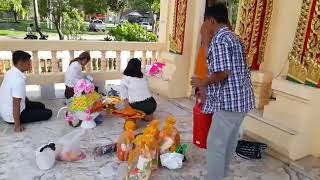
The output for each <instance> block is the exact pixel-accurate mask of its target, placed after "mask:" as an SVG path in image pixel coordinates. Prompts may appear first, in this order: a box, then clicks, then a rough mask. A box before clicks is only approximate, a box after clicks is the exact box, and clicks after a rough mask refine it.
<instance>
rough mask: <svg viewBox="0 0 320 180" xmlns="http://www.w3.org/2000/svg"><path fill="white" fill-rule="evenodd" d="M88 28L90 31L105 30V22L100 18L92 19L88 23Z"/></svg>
mask: <svg viewBox="0 0 320 180" xmlns="http://www.w3.org/2000/svg"><path fill="white" fill-rule="evenodd" d="M89 29H90V30H92V31H103V32H104V31H105V30H106V24H105V23H104V22H103V21H101V20H93V21H92V22H91V23H90V24H89Z"/></svg>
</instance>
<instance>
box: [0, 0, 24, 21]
mask: <svg viewBox="0 0 320 180" xmlns="http://www.w3.org/2000/svg"><path fill="white" fill-rule="evenodd" d="M29 7H30V0H0V11H6V12H11V13H12V14H13V16H14V20H15V22H18V21H19V16H20V15H21V16H22V17H24V16H25V15H27V12H28V10H29Z"/></svg>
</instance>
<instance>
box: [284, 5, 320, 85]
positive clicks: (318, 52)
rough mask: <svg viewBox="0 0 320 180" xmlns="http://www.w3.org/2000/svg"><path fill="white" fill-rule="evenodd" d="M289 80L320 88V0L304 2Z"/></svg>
mask: <svg viewBox="0 0 320 180" xmlns="http://www.w3.org/2000/svg"><path fill="white" fill-rule="evenodd" d="M287 79H288V80H291V81H294V82H297V83H300V84H306V85H310V86H313V87H318V88H320V2H319V0H303V5H302V8H301V14H300V19H299V23H298V29H297V32H296V37H295V41H294V44H293V48H292V51H291V52H290V54H289V71H288V75H287Z"/></svg>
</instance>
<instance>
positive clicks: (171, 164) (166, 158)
mask: <svg viewBox="0 0 320 180" xmlns="http://www.w3.org/2000/svg"><path fill="white" fill-rule="evenodd" d="M183 159H184V155H183V154H179V153H166V154H162V155H160V160H161V165H162V166H164V167H167V168H168V169H171V170H173V169H180V168H181V167H182V164H183V163H182V161H183Z"/></svg>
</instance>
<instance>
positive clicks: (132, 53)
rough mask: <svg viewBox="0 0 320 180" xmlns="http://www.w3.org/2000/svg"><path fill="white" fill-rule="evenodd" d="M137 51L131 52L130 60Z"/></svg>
mask: <svg viewBox="0 0 320 180" xmlns="http://www.w3.org/2000/svg"><path fill="white" fill-rule="evenodd" d="M134 53H135V51H130V59H132V58H134Z"/></svg>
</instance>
